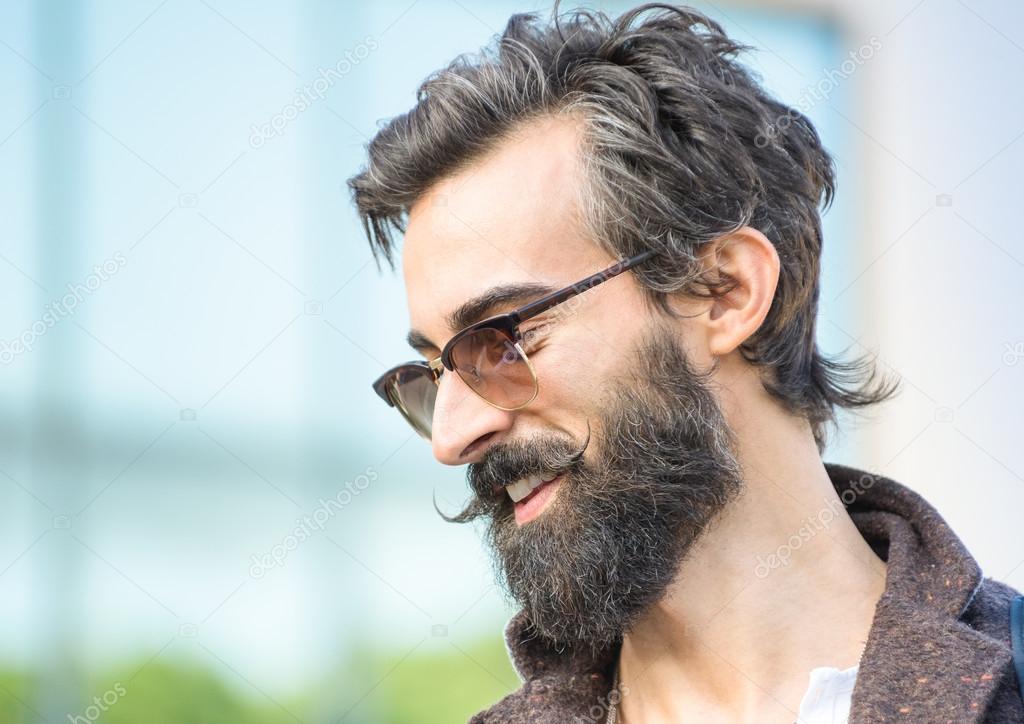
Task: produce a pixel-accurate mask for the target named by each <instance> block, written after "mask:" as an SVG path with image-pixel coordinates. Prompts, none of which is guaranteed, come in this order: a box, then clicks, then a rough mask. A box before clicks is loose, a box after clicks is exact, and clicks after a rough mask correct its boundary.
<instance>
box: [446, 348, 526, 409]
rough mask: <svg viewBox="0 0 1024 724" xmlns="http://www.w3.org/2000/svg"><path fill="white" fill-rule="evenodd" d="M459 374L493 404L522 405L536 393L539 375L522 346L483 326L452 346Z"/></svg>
mask: <svg viewBox="0 0 1024 724" xmlns="http://www.w3.org/2000/svg"><path fill="white" fill-rule="evenodd" d="M451 359H452V365H453V366H454V367H455V371H456V372H458V373H459V377H461V378H462V379H463V381H464V382H465V383H466V384H467V385H469V386H470V387H471V388H472V389H473V390H474V391H475V392H476V393H477V394H479V395H480V396H481V397H483V398H484V399H485V400H487V401H488V402H490V403H491V404H492V405H496V406H498V407H503V408H506V409H515V408H517V407H522V406H523V405H525V404H526V403H527V402H529V401H530V400H532V399H533V398H534V396H535V395H536V394H537V379H536V377H534V375H533V370H532V369H531V368H530V363H529V362H527V360H526V358H525V357H524V356H523V354H522V353H521V352H520V349H519V347H517V346H516V344H515V343H514V342H513V341H512V340H510V339H509V338H508V337H506V336H505V335H504V334H503V333H501V332H499V331H498V330H496V329H480V330H477V331H476V332H473V333H471V334H468V335H466V336H465V337H463V338H462V339H461V340H459V341H458V342H457V343H456V345H455V347H454V348H453V349H452V355H451Z"/></svg>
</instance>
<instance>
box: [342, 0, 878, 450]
mask: <svg viewBox="0 0 1024 724" xmlns="http://www.w3.org/2000/svg"><path fill="white" fill-rule="evenodd" d="M746 49H747V48H745V47H744V46H741V45H740V44H738V43H736V42H734V41H733V40H731V39H730V38H729V37H728V36H727V35H726V34H725V32H724V31H723V29H722V28H721V26H720V25H719V24H718V23H716V22H715V21H713V20H711V19H710V18H708V17H707V16H705V15H703V14H701V13H699V12H697V11H695V10H693V9H691V8H687V7H682V6H673V5H669V4H663V3H648V4H645V5H641V6H640V7H637V8H634V9H633V10H630V11H628V12H626V13H624V14H622V15H621V16H619V17H618V18H615V19H612V18H609V17H608V16H607V15H606V14H604V13H603V12H599V11H594V10H587V9H576V10H572V11H569V12H565V13H560V12H559V4H558V2H556V3H555V6H554V9H553V11H552V17H551V20H550V22H547V23H545V22H543V21H542V20H541V19H540V18H539V16H538V15H537V14H535V13H524V14H517V15H513V16H512V17H511V18H510V19H509V21H508V25H507V26H506V28H505V30H504V32H503V33H502V34H501V35H500V36H498V37H496V38H495V39H494V41H493V42H492V43H491V44H490V45H488V46H487V47H486V48H484V49H482V50H481V51H480V52H479V53H477V54H472V55H469V54H467V55H461V56H459V57H458V58H456V59H455V60H453V61H452V62H451V63H450V64H449V65H448V66H447V67H445V68H443V69H441V70H439V71H436V72H434V73H433V74H431V75H430V76H429V77H428V78H427V79H426V80H425V81H424V82H423V84H422V85H421V86H420V88H419V89H418V91H417V94H416V104H415V106H414V107H413V108H412V109H411V110H410V111H408V112H407V113H405V114H402V115H399V116H397V117H395V118H392V119H391V120H390V121H388V122H387V123H386V124H385V125H383V127H382V128H381V129H380V130H379V131H378V133H377V134H376V136H375V137H374V138H373V140H372V141H371V142H370V143H369V145H368V147H367V151H368V162H367V164H366V166H365V167H364V168H363V169H362V170H361V172H360V173H358V174H357V175H355V176H353V177H352V178H351V179H349V181H348V185H349V188H350V190H351V192H352V196H353V200H354V202H355V205H356V207H357V210H358V213H359V216H360V218H361V220H362V224H363V228H364V230H365V232H366V235H367V238H368V239H369V241H370V244H371V248H372V249H373V253H374V257H375V259H376V260H377V263H378V266H379V265H380V262H381V259H383V260H385V261H386V262H387V263H388V264H389V265H390V266H391V267H394V261H395V260H394V252H395V234H396V233H404V231H405V224H406V222H407V220H408V214H409V210H410V209H411V207H412V206H413V204H414V203H415V202H416V201H417V200H418V199H419V198H420V197H421V196H422V195H423V194H424V193H425V192H426V191H427V190H428V189H429V188H430V187H431V186H432V185H433V184H434V183H436V182H438V181H440V180H442V179H443V178H445V177H447V176H450V175H452V174H454V173H455V172H457V171H459V170H461V169H463V168H465V167H466V166H467V165H469V164H471V163H472V162H474V161H476V160H479V159H480V158H481V157H482V156H483V155H484V154H486V153H487V152H488V151H490V150H492V149H494V148H495V147H496V146H497V145H498V144H499V143H500V142H502V141H503V140H505V139H508V138H509V137H510V136H512V135H513V134H514V133H515V132H516V131H517V130H519V129H521V128H522V127H523V125H524V124H526V123H528V122H529V121H532V120H537V119H540V118H543V117H552V116H554V117H558V116H570V117H572V118H578V119H579V120H580V122H581V139H582V140H581V144H580V149H579V155H580V159H579V160H580V168H581V172H582V173H581V174H580V176H581V183H580V184H579V186H580V188H579V193H578V205H579V214H580V219H581V222H582V223H583V225H584V229H585V231H586V232H587V233H588V234H589V235H590V236H591V237H592V239H593V240H594V242H595V243H597V244H598V245H599V246H600V247H602V248H604V249H605V250H607V251H608V252H609V253H611V254H612V255H613V256H616V257H622V256H633V255H635V254H638V253H640V252H642V251H645V250H654V251H655V252H656V256H655V257H654V258H653V259H652V260H650V261H648V262H646V263H644V264H642V265H640V266H639V267H637V268H635V269H634V270H633V271H634V273H635V275H636V277H637V278H638V280H639V282H640V283H641V285H642V286H643V287H644V289H645V294H646V295H647V297H646V298H647V299H648V300H649V301H651V302H652V303H653V304H654V305H656V307H657V308H660V309H661V310H663V311H664V312H666V313H669V314H671V313H672V309H671V306H670V304H669V299H670V297H671V296H672V295H674V294H680V293H682V294H687V295H693V296H699V297H710V296H714V295H717V294H723V293H725V292H727V291H728V289H729V288H730V281H731V280H729V279H728V278H727V277H726V276H724V275H723V274H721V273H717V272H715V273H712V272H714V271H715V270H708V269H706V268H703V267H702V264H701V262H700V258H699V255H698V250H699V249H700V248H701V247H702V246H703V245H704V244H706V243H708V242H712V241H715V240H718V239H721V238H722V237H724V236H726V235H728V234H729V233H730V232H733V231H735V230H737V229H739V228H741V227H743V226H752V227H754V228H756V229H758V230H759V231H761V232H762V233H763V234H764V235H765V236H766V237H767V238H768V239H769V240H770V241H771V242H772V244H773V245H774V247H775V249H776V251H777V253H778V256H779V261H780V272H779V280H778V285H777V287H776V291H775V298H774V299H773V301H772V305H771V308H770V309H769V312H768V315H767V317H766V318H765V320H764V322H763V323H762V325H761V326H760V327H759V328H758V330H757V331H756V332H755V333H754V334H752V335H751V336H750V337H749V338H748V339H747V340H745V341H744V342H743V344H742V345H741V347H740V352H741V354H742V355H743V357H744V359H745V360H746V361H747V362H749V363H751V364H753V365H756V366H757V367H758V368H759V370H760V372H761V379H762V383H763V385H764V387H765V389H766V390H767V391H768V392H769V393H770V394H771V395H772V396H773V398H775V399H776V400H778V401H779V402H780V403H781V404H782V405H783V406H784V407H785V408H786V409H787V410H789V411H790V412H791V413H793V414H796V415H800V416H802V417H804V418H806V419H807V420H808V422H809V423H810V425H811V428H812V431H813V433H814V439H815V442H816V443H817V445H818V449H819V451H822V452H823V451H824V447H825V444H826V440H827V436H828V428H829V426H832V427H834V426H835V424H836V408H837V407H840V408H847V409H856V408H863V407H867V406H869V405H872V404H875V403H877V402H881V401H882V400H884V399H887V398H888V397H890V396H892V395H893V394H894V393H895V392H896V389H897V387H898V381H896V380H894V379H893V380H890V379H889V378H887V377H883V376H880V375H879V374H878V371H877V369H876V367H875V360H874V358H873V357H861V358H856V359H853V360H849V361H846V360H843V359H840V358H831V357H829V356H826V355H823V354H822V353H821V352H820V350H819V349H818V346H817V341H816V337H815V319H816V315H817V307H818V295H819V285H820V260H821V251H822V231H821V217H820V214H819V206H821V207H823V208H827V207H828V206H829V204H830V203H831V201H832V198H833V195H834V193H835V171H834V168H833V162H832V158H831V157H830V156H829V154H828V152H827V151H826V150H825V149H824V148H823V146H822V143H821V140H820V138H819V137H818V134H817V132H816V131H815V129H814V127H813V126H812V125H811V122H810V121H809V120H808V119H807V118H806V117H805V116H804V115H803V114H801V113H800V112H799V111H797V110H796V109H794V108H791V107H789V106H787V105H785V104H783V103H780V102H779V101H777V100H776V99H774V98H772V97H771V96H770V95H768V94H767V93H766V91H765V90H764V89H763V88H762V87H761V85H760V82H759V79H758V78H757V77H756V76H754V75H753V74H752V73H751V72H750V71H749V70H748V69H747V68H745V67H744V66H743V65H742V64H740V63H739V61H738V60H737V56H738V55H739V53H740V52H741V51H743V50H746Z"/></svg>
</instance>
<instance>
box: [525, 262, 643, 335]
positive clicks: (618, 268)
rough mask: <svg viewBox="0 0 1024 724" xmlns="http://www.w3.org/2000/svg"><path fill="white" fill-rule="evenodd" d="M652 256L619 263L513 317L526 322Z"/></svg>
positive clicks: (532, 304) (536, 302)
mask: <svg viewBox="0 0 1024 724" xmlns="http://www.w3.org/2000/svg"><path fill="white" fill-rule="evenodd" d="M652 256H654V252H653V251H645V252H642V253H640V254H637V255H636V256H633V257H630V258H629V259H624V260H621V261H617V262H616V263H614V264H612V265H611V266H610V267H608V268H607V269H605V270H603V271H599V272H597V273H596V274H591V275H590V276H589V277H587V278H586V279H583V280H581V281H578V282H576V283H575V284H573V285H571V286H568V287H566V288H565V289H559V290H558V291H557V292H551V294H548V295H547V296H546V297H541V298H540V299H538V300H536V301H534V302H530V303H529V304H526V305H524V306H522V307H520V308H519V309H517V310H516V311H514V312H512V317H513V319H514V321H515V323H516V324H519V323H520V322H525V321H526V320H528V319H531V318H532V317H536V316H537V315H538V314H541V313H543V312H546V311H547V310H549V309H551V307H554V306H555V305H558V304H561V303H562V302H564V301H566V300H567V299H570V298H572V297H574V296H576V295H577V294H582V293H583V292H585V291H588V290H589V289H593V288H594V287H596V286H597V285H598V284H600V283H601V282H606V281H608V280H609V279H611V278H612V277H615V276H618V275H619V274H621V273H622V272H624V271H626V270H627V269H631V268H633V267H634V266H636V265H637V264H639V263H640V262H643V261H646V260H647V259H650V258H651V257H652Z"/></svg>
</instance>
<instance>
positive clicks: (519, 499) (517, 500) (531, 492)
mask: <svg viewBox="0 0 1024 724" xmlns="http://www.w3.org/2000/svg"><path fill="white" fill-rule="evenodd" d="M561 479H562V476H561V475H557V474H551V473H545V474H542V475H529V476H527V477H525V478H520V479H519V480H516V481H515V482H514V483H510V484H509V485H507V486H505V491H506V492H507V493H508V497H509V498H511V499H512V502H513V503H514V504H515V516H516V523H518V524H519V525H522V524H523V523H526V522H529V521H531V520H533V519H534V518H536V517H537V516H538V515H540V514H541V513H542V512H543V511H544V510H545V509H546V508H547V506H548V504H549V503H550V502H551V500H552V499H553V498H554V493H555V490H556V489H557V487H558V483H559V482H561Z"/></svg>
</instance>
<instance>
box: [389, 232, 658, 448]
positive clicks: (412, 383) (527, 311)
mask: <svg viewBox="0 0 1024 724" xmlns="http://www.w3.org/2000/svg"><path fill="white" fill-rule="evenodd" d="M653 255H654V252H653V251H645V252H643V253H641V254H637V255H636V256H634V257H630V258H628V259H623V260H621V261H619V262H616V263H615V264H613V265H612V266H610V267H608V268H607V269H605V270H604V271H600V272H598V273H596V274H592V275H590V276H589V277H587V278H586V279H583V280H581V281H578V282H576V283H575V284H572V285H570V286H568V287H565V288H564V289H560V290H558V291H557V292H552V293H550V294H548V295H546V296H544V297H541V298H540V299H538V300H536V301H534V302H530V303H529V304H526V305H524V306H522V307H520V308H519V309H515V310H513V311H511V312H505V313H504V314H497V315H495V316H493V317H488V318H487V319H483V320H481V321H479V322H477V323H476V324H473V325H470V326H469V327H466V328H465V329H463V330H462V331H461V332H459V333H458V334H456V335H455V336H454V337H452V338H451V339H450V340H449V341H448V344H446V345H445V346H444V349H443V350H441V354H440V356H438V357H436V358H435V359H432V360H427V361H424V360H416V361H414V362H406V363H405V364H401V365H398V366H397V367H393V368H391V369H390V370H388V371H387V372H385V373H384V374H383V375H381V376H380V377H378V378H377V380H376V381H375V382H374V383H373V389H374V391H375V392H376V393H377V394H378V395H379V396H380V398H381V399H382V400H384V402H386V403H388V405H390V406H392V407H397V408H398V411H399V412H401V413H402V416H403V417H405V419H406V420H407V421H408V422H409V424H410V425H412V427H413V429H414V430H416V432H418V433H419V434H420V435H421V436H423V437H424V438H426V439H427V440H429V439H430V434H431V426H432V424H433V418H434V401H435V400H436V399H437V385H438V383H439V382H440V379H441V374H442V373H443V372H444V370H449V371H451V372H455V373H457V374H458V375H459V377H460V378H461V379H462V381H463V382H465V383H466V385H467V386H468V387H469V389H471V390H473V392H475V393H476V394H477V395H479V396H480V397H481V398H483V399H484V401H486V402H487V403H488V404H490V405H493V406H494V407H497V408H498V409H500V410H519V409H521V408H523V407H526V406H527V405H528V404H530V403H531V402H532V401H533V399H534V398H535V397H536V396H537V390H538V385H537V373H536V372H535V371H534V369H533V364H532V363H531V362H530V360H529V358H528V357H527V356H526V353H525V352H524V351H523V347H522V342H523V335H522V333H521V332H520V330H519V325H520V324H522V323H523V322H525V321H527V320H529V319H532V318H533V317H536V316H537V315H539V314H542V313H543V312H546V311H548V310H549V309H551V308H552V307H554V306H556V305H559V304H562V303H563V302H565V301H568V300H569V299H572V298H573V297H575V296H576V295H578V294H582V293H583V292H585V291H587V290H589V289H593V288H594V287H596V286H597V285H598V284H600V283H601V282H605V281H608V280H609V279H611V278H612V277H615V276H618V275H619V274H621V273H622V272H624V271H626V270H627V269H631V268H632V267H634V266H636V265H637V264H639V263H640V262H643V261H646V260H647V259H649V258H650V257H651V256H653Z"/></svg>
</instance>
